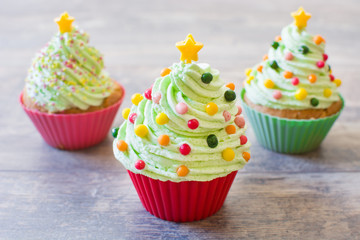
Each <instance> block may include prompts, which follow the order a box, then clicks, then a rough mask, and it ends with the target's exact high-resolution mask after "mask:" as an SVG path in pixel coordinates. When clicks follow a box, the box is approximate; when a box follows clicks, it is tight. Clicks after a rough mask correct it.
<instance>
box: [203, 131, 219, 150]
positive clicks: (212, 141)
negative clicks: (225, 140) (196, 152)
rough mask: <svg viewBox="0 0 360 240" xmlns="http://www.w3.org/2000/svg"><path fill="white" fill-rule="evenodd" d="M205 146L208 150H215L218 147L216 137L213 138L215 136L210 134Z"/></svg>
mask: <svg viewBox="0 0 360 240" xmlns="http://www.w3.org/2000/svg"><path fill="white" fill-rule="evenodd" d="M206 141H207V144H208V146H209V147H210V148H216V146H217V145H218V143H219V142H218V139H217V137H216V136H215V134H210V135H209V136H208V137H207V139H206Z"/></svg>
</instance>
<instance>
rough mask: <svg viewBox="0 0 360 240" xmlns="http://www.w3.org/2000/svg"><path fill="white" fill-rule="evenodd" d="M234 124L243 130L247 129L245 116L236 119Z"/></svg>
mask: <svg viewBox="0 0 360 240" xmlns="http://www.w3.org/2000/svg"><path fill="white" fill-rule="evenodd" d="M234 123H235V124H236V125H237V126H238V127H239V128H243V127H245V119H244V117H243V116H236V117H235V119H234Z"/></svg>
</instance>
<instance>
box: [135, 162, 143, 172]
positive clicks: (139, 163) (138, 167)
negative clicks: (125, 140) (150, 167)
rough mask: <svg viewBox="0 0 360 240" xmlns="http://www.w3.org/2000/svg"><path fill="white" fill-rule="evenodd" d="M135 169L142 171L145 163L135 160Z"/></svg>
mask: <svg viewBox="0 0 360 240" xmlns="http://www.w3.org/2000/svg"><path fill="white" fill-rule="evenodd" d="M135 168H136V169H137V170H143V169H144V168H145V162H144V161H143V160H137V161H136V162H135Z"/></svg>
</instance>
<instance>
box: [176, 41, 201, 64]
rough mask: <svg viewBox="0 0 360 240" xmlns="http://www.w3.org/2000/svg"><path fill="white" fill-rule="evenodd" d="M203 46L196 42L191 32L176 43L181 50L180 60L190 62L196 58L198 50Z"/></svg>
mask: <svg viewBox="0 0 360 240" xmlns="http://www.w3.org/2000/svg"><path fill="white" fill-rule="evenodd" d="M203 46H204V44H202V43H200V42H196V41H195V40H194V38H193V36H192V35H191V34H189V35H187V37H186V39H185V40H184V41H181V42H177V43H176V47H177V48H178V49H179V51H180V52H181V57H180V60H181V61H185V62H186V63H191V61H197V60H198V52H199V51H200V49H201V48H202V47H203Z"/></svg>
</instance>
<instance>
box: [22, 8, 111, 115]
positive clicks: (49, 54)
mask: <svg viewBox="0 0 360 240" xmlns="http://www.w3.org/2000/svg"><path fill="white" fill-rule="evenodd" d="M55 21H56V22H57V23H58V25H59V32H58V33H57V34H56V35H55V36H54V37H53V38H52V39H51V40H50V42H48V43H47V44H46V45H45V47H43V48H42V49H41V50H40V52H39V53H37V55H36V56H35V58H34V60H33V63H32V66H31V67H30V69H29V73H28V76H27V78H26V80H25V82H26V84H25V90H26V92H27V95H28V96H29V97H30V98H31V99H32V100H33V101H34V102H35V103H36V104H37V105H39V106H42V107H43V108H45V109H47V110H48V111H49V112H61V111H63V110H66V109H70V108H73V107H76V108H79V109H82V110H86V109H88V108H89V107H90V106H99V105H101V104H102V102H103V100H104V98H106V97H108V96H109V95H110V93H111V91H112V86H113V81H112V80H111V79H110V77H109V76H108V74H107V72H106V71H104V62H103V58H102V54H101V53H100V52H99V51H98V50H97V49H95V48H94V47H91V46H89V45H88V42H89V36H88V35H87V34H86V33H85V32H83V31H81V30H79V29H78V28H77V27H76V26H72V22H73V21H74V19H73V18H72V17H69V15H68V14H67V13H64V14H62V15H61V17H60V18H59V19H55Z"/></svg>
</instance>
